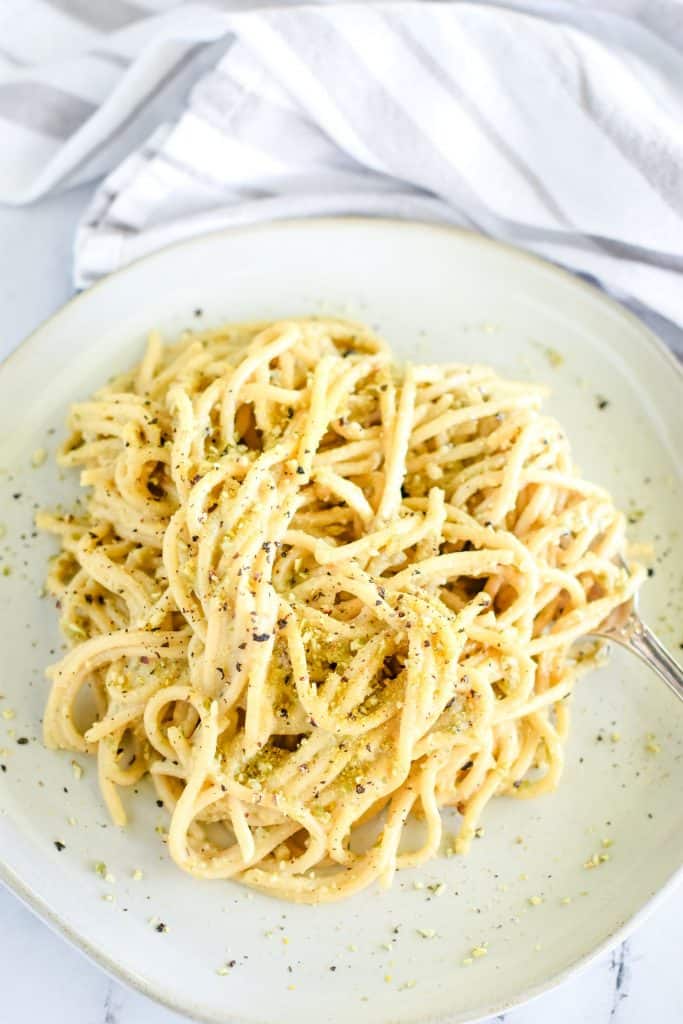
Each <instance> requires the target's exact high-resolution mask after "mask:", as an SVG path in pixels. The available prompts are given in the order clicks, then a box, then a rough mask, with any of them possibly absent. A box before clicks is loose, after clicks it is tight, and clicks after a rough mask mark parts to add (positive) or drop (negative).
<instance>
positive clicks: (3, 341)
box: [0, 188, 683, 1024]
mask: <svg viewBox="0 0 683 1024" xmlns="http://www.w3.org/2000/svg"><path fill="white" fill-rule="evenodd" d="M89 193H90V189H89V188H81V189H77V190H75V191H72V192H70V193H67V194H66V195H62V196H56V197H52V198H50V199H48V200H44V201H43V202H41V203H39V204H38V205H36V206H34V207H30V208H27V209H26V208H25V209H19V210H13V209H7V208H2V207H0V261H1V262H0V268H1V270H0V358H4V356H6V355H7V354H8V353H9V352H10V351H11V350H12V349H13V348H14V347H15V346H16V345H17V344H18V343H19V342H20V341H21V340H22V338H24V337H25V336H26V335H27V334H28V333H29V332H30V331H31V330H33V328H34V327H36V326H37V325H38V324H39V323H40V322H41V321H42V320H44V319H45V318H46V317H47V316H49V315H50V314H51V313H52V312H53V311H54V310H55V309H56V308H57V307H59V306H60V305H62V304H63V303H64V302H65V301H66V300H67V299H68V298H69V296H70V295H71V294H72V291H73V289H72V285H71V242H72V237H73V231H74V226H75V223H76V219H77V217H78V215H79V214H80V212H81V210H82V209H83V207H84V205H85V204H86V201H87V198H88V195H89ZM653 323H654V321H653ZM656 327H657V329H658V330H659V333H660V335H661V334H664V336H665V340H667V341H668V342H669V343H670V344H673V345H674V346H675V347H677V348H678V349H679V351H681V333H680V332H676V331H675V329H673V328H671V329H669V330H666V329H665V328H666V325H663V324H662V323H661V321H657V325H656ZM0 922H2V926H1V932H0V934H1V935H2V939H3V942H2V956H0V993H1V994H2V998H1V1000H0V1007H1V1008H0V1024H34V1022H35V1024H37V1022H41V1024H42V1022H43V1021H45V1022H49V1024H173V1022H179V1021H181V1019H182V1018H180V1017H178V1016H177V1015H176V1014H173V1013H170V1012H169V1011H167V1010H164V1009H162V1008H160V1007H158V1006H156V1005H154V1004H153V1003H151V1002H149V1000H147V999H146V998H144V997H143V996H140V995H138V994H137V993H134V992H131V991H129V990H127V989H124V988H123V987H122V986H121V985H120V984H119V983H118V982H115V981H111V980H110V979H109V978H108V977H107V976H106V975H105V974H104V973H103V972H102V971H101V970H100V969H99V968H98V967H95V966H94V965H92V964H91V963H90V962H89V961H87V960H86V959H85V958H84V957H83V956H82V955H81V954H80V953H78V952H77V951H75V950H74V949H72V948H71V947H70V946H68V945H67V944H66V943H65V942H64V941H63V940H62V939H61V938H58V937H56V936H55V935H53V934H52V933H51V932H50V931H49V930H48V928H47V927H46V926H45V925H44V924H42V922H40V921H39V920H38V919H37V918H35V917H34V916H33V915H32V914H31V913H30V912H29V911H28V910H26V909H25V908H24V907H23V906H22V905H21V904H20V903H19V902H18V901H17V900H16V898H15V897H14V896H13V895H11V894H10V893H9V892H6V891H5V890H4V889H2V888H0ZM682 950H683V888H681V887H679V889H678V890H677V892H676V893H674V894H673V895H672V896H670V897H669V899H668V901H667V902H666V903H665V904H664V906H662V907H660V908H659V909H658V910H657V911H656V912H655V913H654V914H653V915H652V917H651V918H650V919H649V920H648V921H647V922H646V923H645V924H644V925H643V926H641V928H640V929H639V930H638V931H637V932H636V934H635V935H633V936H632V937H631V939H629V941H628V942H626V943H624V944H623V945H622V946H621V947H620V948H618V949H616V950H615V951H614V952H613V953H612V954H609V955H607V956H604V957H602V958H600V959H599V960H598V961H596V962H595V964H593V965H592V966H591V967H589V968H588V969H586V970H584V971H583V972H581V973H580V974H579V975H577V976H576V977H574V978H573V979H571V980H570V981H568V982H566V983H565V984H564V985H562V986H560V988H558V989H555V991H554V992H551V993H550V994H548V995H546V996H543V997H541V998H540V999H538V1000H536V1001H535V1002H533V1003H532V1004H530V1005H528V1006H527V1007H523V1008H521V1009H518V1010H514V1011H512V1012H510V1013H506V1014H504V1015H502V1016H499V1017H497V1018H495V1019H496V1021H506V1022H507V1024H575V1022H576V1024H578V1022H581V1024H650V1022H651V1021H652V1022H654V1021H656V1022H657V1024H679V1022H681V1021H683V971H682V968H681V951H682ZM378 1019H381V1018H380V1013H379V1012H378Z"/></svg>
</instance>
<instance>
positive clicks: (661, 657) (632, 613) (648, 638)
mask: <svg viewBox="0 0 683 1024" xmlns="http://www.w3.org/2000/svg"><path fill="white" fill-rule="evenodd" d="M622 564H623V563H622ZM591 635H592V636H599V637H602V638H604V639H605V640H613V641H614V643H617V644H621V646H622V647H625V648H626V649H627V650H628V651H632V652H633V653H634V654H637V655H638V657H639V658H641V660H642V661H644V662H645V664H646V665H649V666H650V668H651V669H654V671H655V672H656V673H657V675H658V676H660V677H661V678H662V679H663V680H664V682H665V683H666V685H667V686H668V687H669V689H670V690H673V692H674V693H675V694H676V696H677V697H680V699H681V700H683V668H681V666H680V665H679V664H678V662H676V661H674V659H673V658H672V657H671V655H670V654H669V652H668V651H667V649H666V647H664V644H662V643H660V641H659V640H658V639H657V637H656V636H655V634H654V633H653V632H652V630H651V629H650V628H649V626H646V625H645V623H644V622H643V620H642V619H641V617H640V614H639V612H638V599H637V597H636V596H634V597H631V598H629V600H628V601H624V603H623V604H620V605H619V606H618V607H617V608H615V609H614V611H612V612H611V613H610V614H609V615H608V616H607V618H606V619H603V621H602V622H601V623H600V625H599V626H598V628H597V629H596V630H594V631H593V633H592V634H591Z"/></svg>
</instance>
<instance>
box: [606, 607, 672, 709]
mask: <svg viewBox="0 0 683 1024" xmlns="http://www.w3.org/2000/svg"><path fill="white" fill-rule="evenodd" d="M629 625H630V626H631V628H630V629H628V630H627V631H626V630H625V631H624V634H625V635H623V637H622V638H619V640H620V642H621V643H622V644H623V645H624V647H628V649H629V650H631V651H633V653H634V654H637V655H638V657H639V658H642V660H643V661H644V662H645V664H646V665H649V666H650V668H652V669H654V670H655V672H656V673H657V675H658V676H660V678H661V679H663V680H664V682H665V683H666V685H667V686H668V687H669V689H670V690H673V692H674V693H675V694H676V696H677V697H679V698H680V699H681V700H683V668H681V666H680V665H679V664H678V663H677V662H676V661H674V659H673V658H672V657H671V655H670V654H669V652H668V651H667V649H666V647H665V646H664V644H662V643H660V641H659V640H658V639H657V637H656V636H655V634H654V633H653V632H652V630H651V629H650V628H649V627H648V626H646V625H645V623H644V622H643V621H642V620H641V619H639V618H635V619H632V620H631V622H630V623H629ZM614 639H615V640H616V639H617V637H616V636H615V637H614Z"/></svg>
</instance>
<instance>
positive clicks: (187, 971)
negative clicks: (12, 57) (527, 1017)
mask: <svg viewBox="0 0 683 1024" xmlns="http://www.w3.org/2000/svg"><path fill="white" fill-rule="evenodd" d="M198 309H201V310H202V311H203V312H202V315H201V318H199V317H195V312H194V311H195V310H198ZM327 312H330V313H337V314H341V315H344V316H350V317H356V318H359V319H363V320H366V321H368V322H370V323H371V324H373V325H375V326H377V327H378V328H379V329H380V330H381V331H382V332H383V333H384V334H385V335H386V337H387V338H388V339H389V340H390V341H391V342H392V343H393V345H394V346H395V347H396V349H397V351H398V352H399V353H400V354H401V355H404V356H413V357H416V358H418V359H427V360H440V359H444V360H445V359H449V360H462V361H465V362H468V361H487V362H490V363H491V364H493V365H494V366H495V367H496V369H497V370H499V371H500V372H501V373H503V374H510V375H514V376H517V377H521V378H529V379H533V380H541V381H546V382H548V384H550V385H551V387H552V389H553V396H552V399H551V401H550V408H551V409H552V410H553V411H554V412H555V413H556V414H557V416H558V417H559V418H560V419H561V420H562V422H563V423H564V424H565V425H566V427H567V428H568V430H569V434H570V437H571V439H572V441H573V444H574V449H575V452H576V456H577V459H578V462H579V464H580V466H581V468H582V470H583V471H584V472H585V473H586V474H587V475H588V476H589V477H591V478H593V479H595V480H597V481H600V482H601V483H603V484H606V485H607V486H608V487H609V488H611V489H612V491H613V492H614V494H615V496H616V498H617V500H618V502H620V503H621V504H622V505H623V506H624V507H629V506H631V507H632V509H633V510H635V513H634V515H633V518H634V519H638V522H637V524H636V525H635V526H634V527H633V534H634V535H635V537H636V538H638V539H643V540H644V539H647V540H651V541H652V542H653V544H654V548H655V554H656V558H655V561H654V568H655V575H654V577H653V579H652V580H651V581H649V582H648V584H647V586H646V587H645V591H644V594H643V609H644V612H645V614H646V616H647V618H648V619H649V621H650V622H651V623H652V624H653V625H654V626H655V628H656V629H657V630H658V631H659V632H660V633H661V635H662V637H663V639H664V640H665V641H666V642H667V643H669V644H671V645H672V646H675V647H678V645H679V643H680V642H681V641H682V640H683V634H682V633H681V632H680V629H681V625H680V623H681V615H680V611H681V603H682V598H681V579H680V576H681V565H682V558H681V551H682V541H681V536H680V532H679V530H680V509H681V507H683V486H682V480H683V474H682V472H681V465H680V440H681V438H682V437H683V388H682V387H681V376H680V371H679V369H678V367H677V365H676V364H675V362H674V360H673V358H672V357H671V356H670V355H668V354H667V353H666V352H665V351H664V349H663V348H662V347H661V346H660V345H659V344H658V343H657V342H656V341H655V339H654V338H653V337H652V336H651V335H650V334H649V333H648V332H647V331H646V330H645V329H644V328H643V327H642V325H641V324H640V323H638V322H637V321H636V320H635V319H634V318H632V317H631V316H630V315H628V314H627V313H625V312H624V311H623V310H621V309H620V308H618V307H617V306H616V305H614V304H613V303H612V302H610V301H608V300H607V299H606V298H605V297H604V296H602V295H601V294H599V293H598V292H597V291H595V290H593V289H591V288H589V287H587V286H585V285H583V284H582V283H580V282H578V281H576V280H575V279H573V278H572V277H570V276H569V275H567V274H565V273H563V272H561V271H558V270H556V269H554V268H553V267H550V266H548V265H546V264H544V263H541V262H540V261H538V260H535V259H532V258H530V257H528V256H526V255H523V254H521V253H519V252H517V251H514V250H512V249H509V248H505V247H502V246H499V245H495V244H493V243H491V242H488V241H485V240H483V239H481V238H478V237H476V236H472V235H468V234H465V233H461V232H456V231H453V230H450V229H440V228H436V227H428V226H424V225H418V224H407V223H395V222H389V221H380V220H375V221H363V220H321V221H308V222H300V223H281V224H277V225H274V226H267V227H262V228H252V229H248V230H243V231H234V232H230V233H224V234H218V235H213V236H211V237H207V238H202V239H198V240H196V241H192V242H189V243H187V244H183V245H180V246H178V247H175V248H171V249H168V250H166V251H164V252H161V253H159V254H158V255H155V256H152V257H151V258H149V259H146V260H143V261H142V262H139V263H137V264H135V265H134V266H132V267H130V268H128V269H126V270H124V271H122V272H120V273H118V274H115V275H114V276H113V277H110V278H109V279H107V280H106V281H104V282H103V283H101V284H99V285H97V286H96V287H95V288H92V289H91V290H90V291H88V292H87V293H85V294H84V295H82V296H80V297H78V298H77V299H75V300H74V301H73V302H71V303H70V304H69V305H68V306H66V307H65V308H64V309H63V310H62V311H61V312H60V313H58V314H57V315H56V316H55V317H53V318H52V319H51V320H50V321H49V322H48V323H47V324H45V325H44V326H43V327H41V328H40V329H39V330H38V331H37V332H36V333H35V334H34V335H33V336H32V337H31V338H30V339H29V340H28V341H27V342H26V343H25V344H24V345H23V347H22V348H21V349H19V351H18V352H17V353H16V354H15V355H13V356H12V357H11V359H10V360H9V361H8V362H6V363H5V364H4V366H2V368H1V369H0V388H1V393H2V403H1V408H0V468H2V473H3V475H2V477H1V479H2V485H3V488H4V495H5V497H4V502H3V506H4V507H3V511H2V519H3V520H4V523H5V525H6V527H7V533H6V535H5V537H4V538H3V540H2V541H1V542H0V555H1V557H2V565H3V566H7V567H9V569H11V574H10V575H8V576H4V575H1V574H0V637H1V639H2V650H3V662H4V664H3V667H2V673H1V676H0V678H1V680H2V682H1V683H0V692H1V693H2V694H3V695H4V696H3V699H2V700H1V701H0V711H1V710H3V709H4V710H5V711H8V710H10V711H14V712H15V713H16V717H15V718H3V717H0V749H1V750H2V754H1V755H0V764H2V765H3V766H4V767H5V769H6V770H5V771H3V772H1V773H0V849H1V851H2V853H1V855H0V856H1V857H2V863H1V865H0V874H1V876H2V878H3V879H4V881H5V882H6V884H8V885H9V886H10V887H11V888H12V889H14V891H15V892H16V893H17V894H18V895H19V896H21V897H22V898H23V899H25V900H26V902H27V903H29V904H30V906H32V907H33V908H34V909H35V910H36V911H37V912H38V913H39V914H40V915H41V916H43V917H44V918H45V919H46V920H47V921H48V922H50V923H51V924H52V925H53V926H54V927H56V928H57V929H58V930H59V931H60V932H61V933H62V934H63V935H65V936H67V937H68V938H70V939H71V940H72V941H73V942H75V943H76V944H77V945H78V946H80V947H81V948H82V949H83V950H85V951H86V952H87V953H89V954H90V955H91V956H92V957H93V958H94V959H95V960H97V962H98V963H100V964H101V965H102V966H103V967H104V968H106V969H107V970H108V971H110V972H112V973H113V974H115V975H117V976H118V977H120V978H122V979H124V980H125V981H127V982H129V983H131V984H133V985H135V986H137V987H138V988H140V989H142V990H143V991H144V992H146V993H147V994H149V995H151V996H153V997H155V998H157V999H160V1000H162V1001H163V1002H165V1003H167V1004H168V1005H170V1006H172V1007H173V1008H174V1009H177V1010H180V1011H184V1012H185V1013H187V1014H190V1015H193V1016H195V1017H197V1018H201V1019H205V1020H208V1021H212V1022H213V1021H215V1022H227V1021H231V1022H248V1024H255V1022H266V1021H268V1022H273V1021H278V1022H279V1024H289V1022H292V1024H294V1022H296V1024H309V1022H310V1024H312V1022H314V1021H315V1022H316V1024H319V1022H324V1021H329V1022H340V1024H341V1022H344V1024H346V1022H347V1021H348V1020H349V1019H351V1018H353V1020H354V1021H355V1022H356V1024H366V1022H367V1024H370V1022H372V1024H384V1022H390V1021H391V1022H406V1024H407V1022H417V1021H420V1022H427V1021H429V1022H437V1021H450V1022H463V1021H472V1020H474V1019H475V1018H479V1017H481V1016H483V1015H488V1014H491V1013H494V1012H497V1011H500V1010H502V1009H504V1008H506V1007H509V1006H510V1005H512V1004H514V1003H517V1002H519V1001H522V1000H523V999H526V998H528V997H530V996H531V995H534V994H536V993H538V992H540V991H542V990H543V989H545V988H547V987H548V986H549V985H550V984H552V983H553V982H555V981H557V980H558V979H560V978H561V977H563V976H565V975H566V974H567V973H568V972H569V971H571V970H573V969H575V968H576V967H577V966H578V965H580V964H582V963H586V962H587V960H588V959H589V958H590V957H592V956H593V955H594V954H595V953H597V952H598V951H599V950H601V949H604V948H605V947H606V946H607V945H608V944H610V943H614V942H616V941H617V938H618V937H621V936H622V935H623V933H624V929H625V928H627V927H630V926H632V925H633V922H634V920H635V919H636V917H637V915H638V914H639V913H641V912H642V911H643V909H644V908H645V906H646V905H647V904H648V903H649V904H650V905H651V901H652V899H653V897H654V896H655V895H656V894H657V893H661V892H663V891H664V889H665V888H666V887H668V886H669V885H670V884H672V882H673V879H674V876H675V875H676V873H677V871H678V869H679V866H680V863H681V854H682V851H683V804H682V803H681V800H680V777H681V776H680V771H681V765H680V758H681V754H682V753H683V706H681V705H680V704H679V703H677V702H676V700H675V699H674V697H673V696H672V695H671V694H670V693H669V692H668V690H666V688H665V687H664V686H663V684H661V683H659V682H658V681H657V679H655V678H654V677H653V676H652V675H651V674H649V673H648V671H647V669H645V668H644V667H643V666H642V665H640V664H638V663H637V662H636V661H633V660H630V659H629V657H628V656H627V655H626V654H625V653H623V652H620V651H616V652H614V656H613V658H612V661H611V663H610V665H609V667H608V668H606V669H604V670H602V671H601V672H599V673H597V674H595V675H594V676H592V677H590V678H588V679H586V680H584V681H583V682H582V683H581V685H580V688H579V690H578V693H577V695H576V699H575V702H574V716H573V718H574V720H573V728H572V733H571V741H570V743H569V747H568V750H567V766H566V771H565V774H564V778H563V781H562V785H561V788H560V790H559V792H558V793H557V794H556V795H554V796H552V797H545V798H543V799H541V800H539V801H536V802H528V803H519V802H515V801H510V800H505V799H500V800H498V801H495V802H494V804H493V805H492V806H490V807H489V808H488V809H487V811H486V815H485V819H484V824H485V835H484V836H483V838H481V839H480V840H478V841H476V842H475V843H474V848H473V850H472V852H471V854H470V856H469V857H467V858H466V859H463V858H453V859H445V858H442V859H439V860H435V861H434V862H432V863H430V864H428V865H427V866H426V867H424V868H422V869H421V870H419V871H414V872H406V873H404V874H400V875H399V877H398V879H397V881H396V882H395V884H394V888H393V889H392V890H391V891H388V892H384V891H380V890H379V889H377V888H373V889H371V890H370V891H368V892H365V893H362V894H360V895H358V896H356V897H354V898H353V899H351V900H350V901H349V902H347V903H343V904H340V905H334V906H322V907H316V908H309V907H303V906H288V905H286V904H283V903H279V902H276V901H274V900H272V899H270V898H268V897H266V896H261V895H253V894H249V893H247V891H246V890H244V889H242V888H241V887H239V886H238V885H236V884H233V883H230V882H201V881H195V880H192V879H191V878H189V877H186V876H184V875H182V874H181V873H180V872H179V871H178V870H177V869H176V868H175V867H174V866H173V865H172V864H171V863H170V862H169V859H168V856H167V854H166V848H165V846H164V845H163V843H162V841H161V839H160V836H159V834H158V833H157V832H155V826H157V825H163V824H164V816H163V814H162V812H161V811H160V810H158V809H157V807H156V806H155V804H154V800H153V798H152V795H151V790H148V789H147V788H146V787H144V786H143V787H141V788H142V793H141V795H140V796H139V797H138V798H137V799H134V800H129V801H128V804H129V807H130V810H131V816H132V824H131V826H130V827H129V829H128V830H127V831H126V832H122V831H120V830H118V829H116V828H114V827H112V826H111V824H110V823H109V822H108V820H107V816H106V814H105V811H104V809H103V807H102V803H101V801H100V798H99V795H98V790H97V784H96V778H95V771H94V767H93V765H92V764H91V763H89V762H88V761H87V759H86V758H80V757H79V758H78V761H79V762H80V763H81V764H82V766H83V768H84V775H83V778H82V779H80V780H77V779H76V778H75V777H74V774H73V771H72V765H71V762H72V757H71V755H69V754H59V755H57V754H53V753H48V752H47V751H45V750H44V749H43V747H42V746H41V742H40V728H41V727H40V720H41V713H42V709H43V702H44V698H45V693H46V683H45V682H44V679H43V668H44V666H45V665H46V664H47V663H49V662H50V661H53V660H54V652H55V650H56V649H57V648H58V647H59V644H60V641H59V637H58V633H57V628H56V623H55V612H54V609H53V607H52V606H51V603H49V602H47V601H45V600H41V599H40V596H39V595H40V587H41V580H42V577H43V574H44V566H45V560H46V558H47V556H48V554H49V552H50V550H51V547H50V542H49V541H48V540H46V539H44V538H36V537H35V535H34V534H33V533H32V529H33V528H32V514H33V510H34V509H36V508H38V507H39V506H41V505H43V504H54V503H55V502H56V501H58V500H59V499H60V498H68V496H69V495H70V494H72V493H73V490H74V487H73V481H66V480H62V479H60V477H59V474H58V473H57V471H56V470H55V469H54V468H53V463H52V460H49V461H48V463H47V464H45V465H44V466H42V467H40V468H37V469H35V468H32V467H31V455H32V453H33V452H34V450H35V449H37V448H40V447H43V446H44V447H47V448H48V450H49V453H50V455H52V454H53V452H54V448H55V447H56V444H57V443H58V440H59V437H60V433H61V424H62V422H63V419H64V415H65V411H66V408H67V406H68V404H69V402H70V401H72V400H73V399H76V398H79V397H83V396H86V395H87V394H89V393H90V391H91V390H92V389H93V388H94V387H95V386H97V385H98V384H99V383H100V382H102V381H103V380H104V379H105V378H106V377H108V376H109V375H110V374H112V373H113V372H114V371H115V370H118V369H121V368H123V367H125V366H127V365H128V364H129V363H131V361H133V360H137V358H138V357H139V355H140V352H141V349H142V344H143V336H144V334H145V331H146V330H147V329H148V328H149V327H150V326H157V327H160V328H162V330H164V331H166V332H168V333H173V332H175V331H177V330H178V329H180V328H183V327H188V326H190V327H191V326H192V325H193V324H196V323H199V322H201V323H202V324H207V323H216V322H219V321H221V320H223V319H241V318H251V317H270V316H273V317H275V316H286V315H292V314H307V313H327ZM550 349H552V352H551V351H549V350H550ZM558 364H561V365H558ZM604 399H606V400H607V402H608V404H607V406H606V407H605V408H602V409H600V408H599V406H600V405H602V404H604V402H603V400H604ZM54 428H56V429H57V433H56V434H54V433H53V430H54ZM676 445H678V446H679V451H678V453H677V452H676ZM617 734H618V735H619V737H620V738H619V739H618V740H617V739H616V738H611V737H613V736H614V737H616V736H617ZM648 734H654V735H655V736H656V740H655V741H650V742H649V744H648ZM24 738H25V739H28V741H29V742H28V743H20V742H19V741H20V740H21V739H24ZM655 744H658V745H659V746H660V747H661V750H660V752H659V753H653V752H652V750H650V751H649V750H648V749H647V747H648V745H649V746H650V747H651V748H652V749H655ZM603 839H604V840H610V841H613V845H611V846H610V847H609V849H607V847H603V846H602V845H601V843H602V840H603ZM56 841H57V842H60V843H64V845H65V849H63V850H62V851H61V852H60V851H58V850H57V848H56V847H55V845H54V844H55V842H56ZM605 850H606V851H607V852H608V853H609V855H610V860H609V861H607V862H606V863H604V864H602V865H601V866H600V867H599V868H596V869H593V870H587V869H586V868H584V867H583V865H584V863H585V862H586V860H587V859H589V858H590V857H591V856H592V855H593V854H594V853H595V852H603V851H605ZM96 861H105V862H106V864H107V867H108V869H109V871H110V872H111V874H112V875H113V876H115V879H116V881H115V883H114V884H111V883H107V882H105V881H103V880H102V879H101V878H100V877H99V876H98V875H97V874H96V872H95V871H94V870H93V866H94V863H95V862H96ZM135 869H140V870H142V871H143V873H144V878H143V880H142V881H134V880H133V878H132V872H133V871H134V870H135ZM438 882H443V883H444V885H445V890H444V891H443V893H442V894H441V895H439V896H438V897H436V896H434V895H433V894H432V892H431V891H430V889H429V888H428V886H429V885H430V884H434V883H438ZM423 886H424V887H423ZM105 896H107V897H113V899H105V898H103V897H105ZM532 896H540V897H542V903H541V904H540V905H538V906H531V905H530V903H529V898H530V897H532ZM567 897H569V898H570V899H571V902H569V903H567V902H564V901H565V899H566V898H567ZM150 919H151V920H152V921H155V920H157V921H158V920H161V921H163V922H164V923H165V924H167V925H168V931H167V932H166V933H163V934H160V933H158V932H156V931H155V928H154V925H153V923H150ZM417 929H434V930H435V932H436V935H435V937H434V938H431V939H424V938H422V937H420V935H419V934H418V931H417ZM397 930H398V931H397ZM483 943H486V944H487V948H488V955H486V956H485V957H482V958H480V959H477V960H475V961H474V962H473V963H472V964H471V965H469V966H465V965H463V963H462V961H463V958H466V957H467V956H468V954H469V951H470V950H471V948H472V947H474V946H478V945H481V944H483ZM232 960H234V961H235V965H234V967H232V968H231V969H230V970H229V973H228V974H227V975H225V976H220V975H218V974H217V973H216V971H217V969H218V968H219V967H220V966H221V965H222V964H224V963H226V961H232ZM38 969H39V968H38V965H36V970H38Z"/></svg>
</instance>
